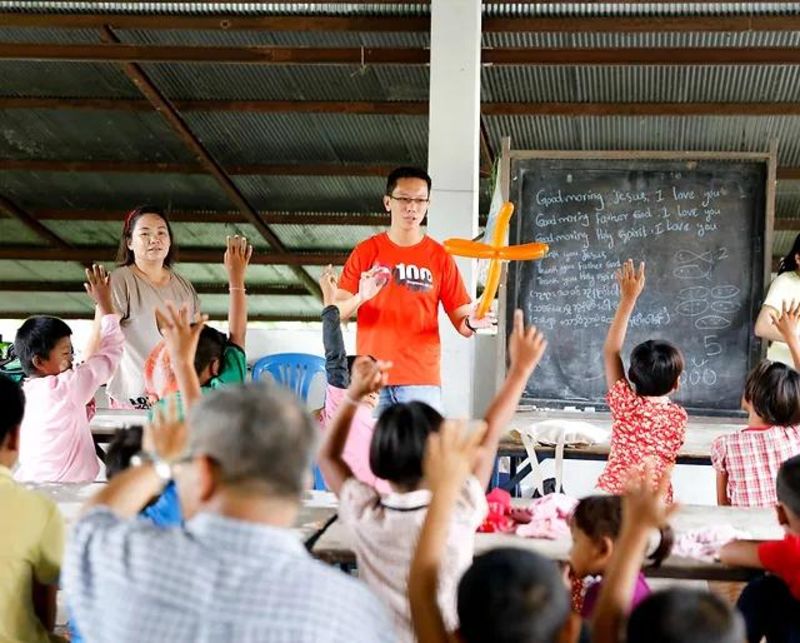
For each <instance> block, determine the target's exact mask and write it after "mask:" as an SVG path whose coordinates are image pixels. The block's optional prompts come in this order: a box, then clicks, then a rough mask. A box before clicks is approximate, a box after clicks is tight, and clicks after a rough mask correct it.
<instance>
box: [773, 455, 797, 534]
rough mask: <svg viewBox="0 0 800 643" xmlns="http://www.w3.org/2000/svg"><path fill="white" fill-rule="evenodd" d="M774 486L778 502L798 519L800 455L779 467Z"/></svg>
mask: <svg viewBox="0 0 800 643" xmlns="http://www.w3.org/2000/svg"><path fill="white" fill-rule="evenodd" d="M775 486H776V488H777V491H778V502H782V503H783V504H784V505H786V506H787V507H788V508H789V510H790V511H791V512H792V513H793V514H794V515H795V516H797V517H799V518H800V455H796V456H794V457H793V458H789V459H788V460H786V462H784V463H783V464H782V465H781V468H780V469H779V470H778V479H777V482H776V484H775Z"/></svg>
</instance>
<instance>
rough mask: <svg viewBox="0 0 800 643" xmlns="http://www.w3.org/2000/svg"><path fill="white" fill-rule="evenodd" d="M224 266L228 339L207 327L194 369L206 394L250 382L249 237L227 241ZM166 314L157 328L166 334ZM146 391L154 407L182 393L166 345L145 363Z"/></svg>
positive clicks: (158, 319)
mask: <svg viewBox="0 0 800 643" xmlns="http://www.w3.org/2000/svg"><path fill="white" fill-rule="evenodd" d="M226 243H227V249H226V251H225V257H224V264H225V270H226V271H227V273H228V292H229V295H228V330H229V335H228V337H226V336H225V335H224V334H223V333H221V332H219V331H218V330H216V329H214V328H211V327H210V326H203V328H202V331H201V332H200V337H199V340H198V342H197V349H196V350H195V356H194V369H195V372H196V373H197V376H198V377H199V379H200V387H201V388H202V389H203V390H213V389H216V388H219V387H220V386H225V385H227V384H241V383H243V382H244V381H245V379H246V378H247V358H246V355H245V339H246V336H247V296H246V294H245V293H246V291H245V276H246V272H247V265H248V264H249V263H250V258H251V257H252V255H253V246H251V245H250V244H248V243H247V239H246V238H245V237H239V236H238V235H237V236H233V237H227V238H226ZM165 323H166V321H165V318H164V314H163V313H161V312H160V311H156V324H157V325H158V328H159V329H160V330H162V334H163V327H164V324H165ZM144 379H145V388H146V390H147V393H148V395H149V397H150V400H151V403H155V402H156V401H157V400H160V399H164V398H166V397H168V396H170V395H173V394H175V393H177V392H178V389H179V385H178V378H177V376H176V373H175V370H174V367H173V364H172V360H171V358H170V352H169V350H168V348H167V343H166V341H164V340H162V341H161V342H159V343H158V344H157V345H156V347H155V348H154V349H153V351H152V352H151V353H150V356H149V357H148V358H147V361H146V362H145V378H144Z"/></svg>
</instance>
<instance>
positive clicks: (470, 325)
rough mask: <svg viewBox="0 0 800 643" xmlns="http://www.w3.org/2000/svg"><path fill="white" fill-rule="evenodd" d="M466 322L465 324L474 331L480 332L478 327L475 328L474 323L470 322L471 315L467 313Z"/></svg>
mask: <svg viewBox="0 0 800 643" xmlns="http://www.w3.org/2000/svg"><path fill="white" fill-rule="evenodd" d="M464 324H465V325H466V327H467V328H469V329H470V330H471V331H472V332H473V333H477V332H478V329H477V328H475V327H474V326H473V325H472V324H470V323H469V315H467V316H466V317H464Z"/></svg>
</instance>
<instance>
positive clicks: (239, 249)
mask: <svg viewBox="0 0 800 643" xmlns="http://www.w3.org/2000/svg"><path fill="white" fill-rule="evenodd" d="M225 243H226V249H225V257H224V258H223V263H224V264H225V270H226V271H227V273H228V286H229V287H230V288H244V281H245V279H244V278H245V273H246V272H247V265H248V264H249V263H250V258H251V257H252V256H253V246H251V245H250V244H249V243H247V238H246V237H240V236H239V235H238V234H237V235H234V236H232V237H231V236H228V237H225Z"/></svg>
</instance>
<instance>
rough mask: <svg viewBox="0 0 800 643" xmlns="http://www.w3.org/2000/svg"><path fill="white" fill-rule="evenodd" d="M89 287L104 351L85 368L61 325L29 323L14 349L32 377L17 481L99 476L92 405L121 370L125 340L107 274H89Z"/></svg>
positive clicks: (98, 270)
mask: <svg viewBox="0 0 800 643" xmlns="http://www.w3.org/2000/svg"><path fill="white" fill-rule="evenodd" d="M84 287H85V288H86V292H87V293H88V294H89V297H91V298H92V300H93V301H94V302H95V303H96V304H97V308H98V311H99V313H100V315H101V319H100V345H99V346H98V348H97V350H96V351H95V352H94V353H93V354H92V355H91V356H89V357H88V358H87V359H86V361H84V362H83V363H82V364H79V365H77V366H73V363H72V360H73V351H72V342H71V340H70V335H71V334H72V331H71V330H70V328H69V326H67V325H66V324H65V323H64V322H63V321H61V320H60V319H57V318H55V317H45V316H38V317H30V318H28V319H26V320H25V322H24V323H23V324H22V326H20V328H19V330H18V331H17V336H16V339H15V340H14V349H15V351H16V353H17V355H18V356H19V358H20V362H21V364H22V368H23V370H24V371H25V375H26V376H27V379H26V381H25V383H24V384H23V390H24V391H25V397H26V398H27V400H28V406H27V412H26V413H25V419H24V420H23V422H22V427H21V429H20V450H19V469H17V472H16V478H17V479H18V480H23V481H29V482H90V481H92V480H94V479H95V478H96V477H97V474H98V473H99V471H100V464H99V462H98V460H97V456H96V455H95V449H94V440H93V439H92V432H91V430H90V428H89V418H88V416H87V405H88V404H90V403H92V402H93V401H94V396H95V393H96V392H97V389H98V388H99V387H100V386H101V385H103V384H105V383H106V382H107V381H108V380H109V378H110V377H111V375H112V374H113V373H114V370H115V369H116V368H117V365H118V364H119V361H120V359H121V357H122V350H123V346H124V344H125V337H124V335H123V334H122V330H120V327H119V317H118V316H117V315H116V314H115V313H114V308H113V305H112V303H111V288H110V286H109V278H108V275H107V274H106V271H105V268H103V267H102V266H97V265H94V266H92V268H90V269H89V268H87V270H86V283H85V284H84Z"/></svg>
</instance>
